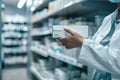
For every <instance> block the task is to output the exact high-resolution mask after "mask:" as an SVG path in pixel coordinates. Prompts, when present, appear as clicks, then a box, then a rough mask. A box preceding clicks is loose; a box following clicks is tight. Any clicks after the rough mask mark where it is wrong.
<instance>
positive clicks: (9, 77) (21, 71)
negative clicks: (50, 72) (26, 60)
mask: <svg viewBox="0 0 120 80" xmlns="http://www.w3.org/2000/svg"><path fill="white" fill-rule="evenodd" d="M2 80H28V78H27V70H26V68H14V69H4V70H3V74H2Z"/></svg>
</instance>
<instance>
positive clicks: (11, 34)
mask: <svg viewBox="0 0 120 80" xmlns="http://www.w3.org/2000/svg"><path fill="white" fill-rule="evenodd" d="M27 31H28V27H27V25H26V23H21V22H4V26H3V28H2V40H3V41H2V46H3V49H2V53H3V55H4V57H3V68H17V67H25V66H26V65H27Z"/></svg>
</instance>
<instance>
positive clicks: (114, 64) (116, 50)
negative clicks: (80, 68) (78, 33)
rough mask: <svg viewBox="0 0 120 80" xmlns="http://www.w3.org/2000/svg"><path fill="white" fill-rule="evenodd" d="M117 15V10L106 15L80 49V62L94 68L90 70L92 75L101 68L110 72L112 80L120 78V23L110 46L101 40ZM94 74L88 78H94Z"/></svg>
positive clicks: (90, 79) (119, 79)
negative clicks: (102, 43) (94, 32)
mask: <svg viewBox="0 0 120 80" xmlns="http://www.w3.org/2000/svg"><path fill="white" fill-rule="evenodd" d="M116 15H117V10H116V11H114V12H113V13H112V14H110V15H108V16H107V17H105V19H104V20H103V23H102V25H101V27H100V28H99V30H98V31H97V32H96V34H95V35H94V36H93V38H92V39H85V40H84V42H83V45H82V48H81V49H80V55H79V58H78V62H79V63H82V64H84V65H87V66H90V67H91V68H94V69H91V70H92V71H90V72H89V74H90V76H91V75H92V76H93V75H94V73H95V70H96V69H99V70H102V71H106V72H110V73H111V74H112V80H120V24H117V25H116V29H115V32H114V33H113V36H112V38H111V41H110V43H109V46H106V47H104V46H102V45H101V44H100V41H101V40H102V39H103V38H104V37H105V36H106V35H107V34H108V33H109V31H110V29H111V26H112V21H113V19H115V17H116ZM92 76H91V77H90V78H89V79H88V80H92Z"/></svg>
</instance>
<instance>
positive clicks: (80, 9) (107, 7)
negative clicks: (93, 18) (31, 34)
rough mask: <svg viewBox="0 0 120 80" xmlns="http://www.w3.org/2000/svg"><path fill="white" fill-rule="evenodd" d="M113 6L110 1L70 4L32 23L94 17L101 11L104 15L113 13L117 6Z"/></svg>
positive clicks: (84, 1)
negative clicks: (62, 18)
mask: <svg viewBox="0 0 120 80" xmlns="http://www.w3.org/2000/svg"><path fill="white" fill-rule="evenodd" d="M90 4H91V5H90ZM93 4H94V6H93ZM95 4H96V5H95ZM111 4H112V3H110V2H108V1H98V0H96V1H88V0H80V1H79V2H76V3H71V2H70V3H68V4H67V5H65V6H64V7H63V8H62V9H60V10H57V11H54V12H52V13H48V14H46V15H45V16H42V17H37V18H36V19H35V20H32V23H40V22H42V21H44V20H46V19H48V18H50V17H58V16H83V15H84V16H85V15H92V14H93V13H97V11H101V10H102V11H103V13H104V12H107V11H108V12H110V11H111V10H112V11H113V9H114V8H113V7H115V5H113V4H112V7H111ZM73 10H74V11H73ZM94 15H95V14H94Z"/></svg>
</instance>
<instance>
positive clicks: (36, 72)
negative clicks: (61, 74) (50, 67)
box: [30, 66, 55, 80]
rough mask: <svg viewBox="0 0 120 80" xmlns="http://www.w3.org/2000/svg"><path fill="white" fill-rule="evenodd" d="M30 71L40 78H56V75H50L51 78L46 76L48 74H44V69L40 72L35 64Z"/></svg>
mask: <svg viewBox="0 0 120 80" xmlns="http://www.w3.org/2000/svg"><path fill="white" fill-rule="evenodd" d="M30 71H31V73H32V74H33V75H35V76H36V77H37V79H38V80H55V79H53V78H54V77H52V76H50V77H51V78H50V77H47V76H46V75H47V74H43V72H44V71H40V72H38V70H37V69H36V68H35V67H34V66H31V68H30Z"/></svg>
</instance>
